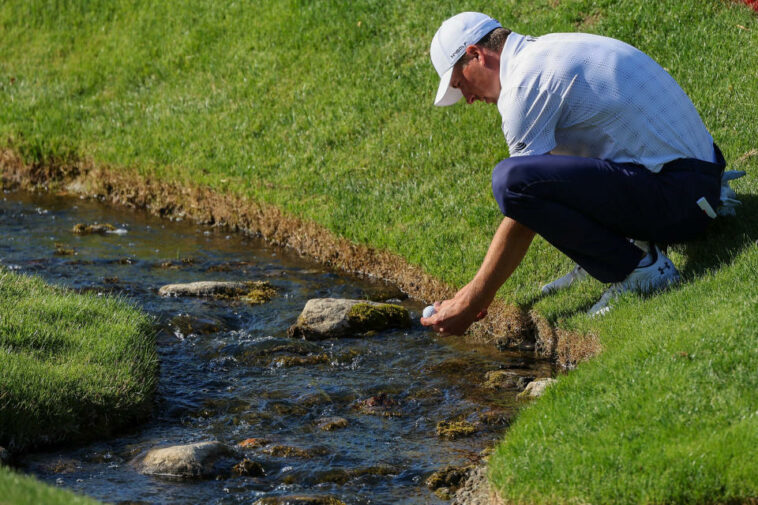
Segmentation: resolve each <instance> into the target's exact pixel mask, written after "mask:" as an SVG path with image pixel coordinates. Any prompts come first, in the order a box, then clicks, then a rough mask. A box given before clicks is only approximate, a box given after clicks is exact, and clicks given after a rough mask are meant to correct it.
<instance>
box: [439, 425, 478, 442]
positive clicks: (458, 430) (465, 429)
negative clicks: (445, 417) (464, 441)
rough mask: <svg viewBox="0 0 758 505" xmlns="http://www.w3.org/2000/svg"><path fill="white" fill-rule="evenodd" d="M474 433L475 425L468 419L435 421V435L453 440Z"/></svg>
mask: <svg viewBox="0 0 758 505" xmlns="http://www.w3.org/2000/svg"><path fill="white" fill-rule="evenodd" d="M474 433H476V426H474V425H473V424H471V423H470V422H468V421H440V422H439V423H437V436H438V437H442V438H447V439H449V440H454V439H456V438H462V437H468V436H471V435H473V434H474Z"/></svg>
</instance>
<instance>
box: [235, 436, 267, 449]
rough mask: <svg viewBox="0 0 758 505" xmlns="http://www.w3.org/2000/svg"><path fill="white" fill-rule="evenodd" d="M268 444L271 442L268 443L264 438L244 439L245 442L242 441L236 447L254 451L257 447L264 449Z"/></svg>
mask: <svg viewBox="0 0 758 505" xmlns="http://www.w3.org/2000/svg"><path fill="white" fill-rule="evenodd" d="M270 443H271V442H269V441H268V440H266V439H265V438H246V439H245V440H243V441H242V442H240V443H239V444H237V445H238V446H240V447H242V448H243V449H255V448H258V447H265V446H267V445H268V444H270Z"/></svg>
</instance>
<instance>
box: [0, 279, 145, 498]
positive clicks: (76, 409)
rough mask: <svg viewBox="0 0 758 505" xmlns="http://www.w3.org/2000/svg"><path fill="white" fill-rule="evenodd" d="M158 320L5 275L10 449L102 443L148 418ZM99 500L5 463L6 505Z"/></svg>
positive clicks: (2, 440)
mask: <svg viewBox="0 0 758 505" xmlns="http://www.w3.org/2000/svg"><path fill="white" fill-rule="evenodd" d="M157 364H158V361H157V355H156V352H155V345H154V342H153V333H152V330H151V322H150V319H149V318H148V316H146V315H145V314H143V313H142V312H140V311H139V310H137V309H136V308H134V307H132V306H131V305H129V304H127V303H125V302H124V301H123V300H118V299H114V298H111V297H98V296H96V295H94V294H86V295H82V294H75V293H73V292H70V291H68V290H65V289H62V288H57V287H53V286H50V285H48V284H45V283H44V282H43V281H42V280H40V279H38V278H34V277H28V276H24V275H18V274H13V273H11V272H8V271H4V270H2V269H0V370H2V374H0V446H4V447H6V448H8V449H10V450H11V451H13V452H22V451H24V450H27V449H30V448H34V447H41V446H49V445H56V444H61V443H76V442H84V441H87V440H94V439H97V438H101V437H106V436H110V435H112V434H113V433H114V432H116V431H117V430H121V429H124V428H127V427H130V426H132V425H134V424H135V423H137V422H139V421H141V420H143V419H144V418H145V417H146V416H147V415H148V414H149V412H150V409H151V400H152V394H153V391H154V388H155V383H156V380H157ZM6 503H13V504H21V503H50V504H55V503H82V504H86V503H95V502H94V501H92V500H88V499H85V498H80V497H77V496H75V495H73V494H71V493H68V492H64V491H61V490H56V489H54V488H52V487H49V486H45V485H42V484H40V483H39V482H37V481H35V480H34V479H32V478H29V477H24V476H20V475H17V474H15V473H14V472H12V471H10V470H8V469H7V468H5V467H2V466H0V504H6Z"/></svg>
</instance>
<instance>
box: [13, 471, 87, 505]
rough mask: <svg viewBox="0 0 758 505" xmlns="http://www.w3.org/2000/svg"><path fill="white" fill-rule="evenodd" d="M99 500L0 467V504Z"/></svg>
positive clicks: (73, 504)
mask: <svg viewBox="0 0 758 505" xmlns="http://www.w3.org/2000/svg"><path fill="white" fill-rule="evenodd" d="M98 503H100V502H98V501H96V500H93V499H91V498H87V497H85V496H80V495H76V494H74V493H72V492H70V491H67V490H65V489H57V488H55V487H53V486H48V485H46V484H42V483H41V482H39V481H38V480H35V479H34V478H32V477H28V476H26V475H20V474H17V473H15V472H12V471H10V470H8V469H6V468H4V467H0V505H11V504H12V505H42V504H44V505H96V504H98Z"/></svg>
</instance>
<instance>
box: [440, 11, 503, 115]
mask: <svg viewBox="0 0 758 505" xmlns="http://www.w3.org/2000/svg"><path fill="white" fill-rule="evenodd" d="M495 28H500V23H498V22H497V21H496V20H494V19H492V18H491V17H489V16H487V15H486V14H482V13H481V12H461V13H460V14H456V15H455V16H453V17H451V18H450V19H447V20H445V22H443V23H442V25H441V26H440V28H439V30H437V33H435V34H434V38H433V39H432V47H431V49H430V50H429V53H430V55H431V57H432V64H433V65H434V69H435V70H437V73H438V74H439V76H440V87H439V88H438V89H437V97H436V98H435V99H434V105H438V106H440V107H442V106H445V105H453V104H454V103H455V102H457V101H458V100H460V99H461V97H462V96H463V93H461V90H459V89H456V88H452V87H450V76H451V75H453V65H455V63H456V62H457V61H458V60H459V59H461V56H463V54H464V53H465V52H466V48H467V47H468V46H471V45H474V44H476V43H477V42H479V41H480V40H481V39H482V37H484V36H485V35H487V34H488V33H489V32H491V31H492V30H494V29H495Z"/></svg>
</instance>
